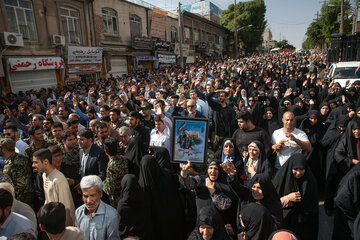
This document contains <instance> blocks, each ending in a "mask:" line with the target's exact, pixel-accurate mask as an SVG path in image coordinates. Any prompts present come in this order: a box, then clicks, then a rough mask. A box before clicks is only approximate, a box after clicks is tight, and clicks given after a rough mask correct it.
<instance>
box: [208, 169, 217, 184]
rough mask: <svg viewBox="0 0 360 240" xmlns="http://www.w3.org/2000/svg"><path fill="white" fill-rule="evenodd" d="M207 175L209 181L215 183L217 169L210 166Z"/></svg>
mask: <svg viewBox="0 0 360 240" xmlns="http://www.w3.org/2000/svg"><path fill="white" fill-rule="evenodd" d="M208 175H209V178H210V180H211V181H216V180H217V179H218V177H219V169H218V167H217V166H216V165H211V166H210V167H209V168H208Z"/></svg>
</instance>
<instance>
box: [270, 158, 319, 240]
mask: <svg viewBox="0 0 360 240" xmlns="http://www.w3.org/2000/svg"><path fill="white" fill-rule="evenodd" d="M273 182H274V186H275V188H276V191H277V192H278V194H279V197H280V200H281V204H282V207H283V216H284V224H283V227H284V228H286V229H289V230H291V231H293V232H294V233H295V234H296V235H297V236H299V237H300V238H301V239H306V240H311V239H317V235H318V225H319V219H318V218H319V216H318V215H319V205H318V200H319V199H318V190H317V183H316V180H315V177H314V176H313V174H312V173H311V170H310V169H309V167H308V166H307V163H306V157H305V156H304V155H302V154H301V153H295V154H293V155H292V156H291V157H290V158H289V160H288V161H287V162H286V163H285V164H284V165H283V166H282V167H281V168H280V170H279V171H278V172H277V174H276V175H275V177H274V180H273Z"/></svg>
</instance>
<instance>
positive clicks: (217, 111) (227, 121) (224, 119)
mask: <svg viewBox="0 0 360 240" xmlns="http://www.w3.org/2000/svg"><path fill="white" fill-rule="evenodd" d="M217 93H218V101H219V102H215V101H214V100H213V99H212V96H213V95H214V94H215V92H212V93H210V94H208V95H207V101H208V104H209V106H210V108H211V109H212V111H213V114H212V119H211V120H212V123H213V127H214V132H213V133H212V136H211V142H212V143H213V151H216V150H217V149H218V146H219V144H221V143H222V141H223V140H224V139H225V138H226V137H230V136H231V135H232V133H233V132H234V130H235V111H234V110H233V108H232V107H230V106H228V105H227V103H226V97H227V94H226V92H224V91H223V90H220V91H219V90H218V91H217Z"/></svg>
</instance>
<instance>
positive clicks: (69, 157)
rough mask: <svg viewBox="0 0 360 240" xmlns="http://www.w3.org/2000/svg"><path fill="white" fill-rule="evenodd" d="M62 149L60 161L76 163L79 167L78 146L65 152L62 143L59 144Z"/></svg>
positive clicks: (69, 163) (70, 163)
mask: <svg viewBox="0 0 360 240" xmlns="http://www.w3.org/2000/svg"><path fill="white" fill-rule="evenodd" d="M59 146H60V148H61V151H62V162H63V163H65V164H67V165H76V166H77V167H80V155H79V148H78V147H75V148H74V150H73V151H71V152H67V151H65V147H64V144H62V143H61V144H60V145H59Z"/></svg>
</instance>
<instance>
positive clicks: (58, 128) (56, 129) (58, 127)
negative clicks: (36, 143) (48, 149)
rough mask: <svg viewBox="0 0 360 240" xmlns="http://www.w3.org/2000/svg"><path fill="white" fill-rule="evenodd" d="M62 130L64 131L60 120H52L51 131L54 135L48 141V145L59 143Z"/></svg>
mask: <svg viewBox="0 0 360 240" xmlns="http://www.w3.org/2000/svg"><path fill="white" fill-rule="evenodd" d="M63 132H64V126H63V124H62V123H61V122H54V123H53V125H52V126H51V133H52V135H53V136H54V138H53V139H51V140H50V141H48V143H49V144H50V145H60V144H61V139H62V134H63ZM44 139H45V138H44Z"/></svg>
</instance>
